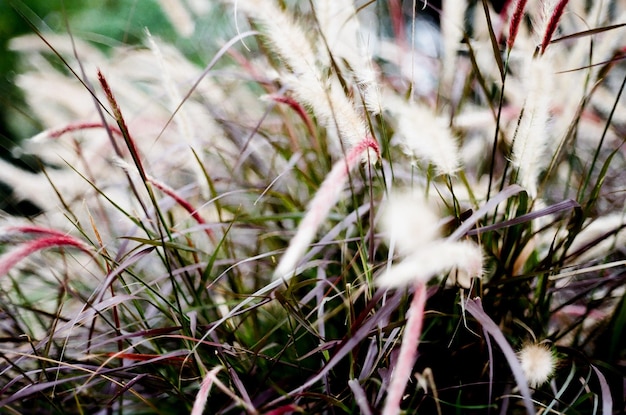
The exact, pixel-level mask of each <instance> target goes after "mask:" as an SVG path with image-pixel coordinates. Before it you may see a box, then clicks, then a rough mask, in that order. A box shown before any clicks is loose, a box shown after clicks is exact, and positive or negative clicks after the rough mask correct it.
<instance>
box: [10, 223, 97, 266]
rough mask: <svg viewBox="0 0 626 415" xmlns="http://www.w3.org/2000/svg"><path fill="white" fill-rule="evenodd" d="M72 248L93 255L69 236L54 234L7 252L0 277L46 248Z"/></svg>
mask: <svg viewBox="0 0 626 415" xmlns="http://www.w3.org/2000/svg"><path fill="white" fill-rule="evenodd" d="M62 246H71V247H74V248H78V249H80V250H81V251H83V252H86V253H91V251H90V250H89V248H88V247H87V246H86V245H85V244H84V243H83V242H81V241H79V240H78V239H75V238H73V237H71V236H67V235H57V234H54V233H53V234H52V235H51V236H48V237H44V238H39V239H35V240H33V241H30V242H27V243H24V244H22V245H21V246H20V247H19V248H17V249H15V250H13V251H10V252H7V253H6V254H4V255H3V256H2V257H0V276H2V275H5V274H6V273H8V272H9V270H11V268H13V267H14V266H15V265H16V264H17V263H18V262H20V261H21V260H22V259H24V258H26V257H27V256H29V255H30V254H32V253H34V252H37V251H40V250H42V249H46V248H53V247H62Z"/></svg>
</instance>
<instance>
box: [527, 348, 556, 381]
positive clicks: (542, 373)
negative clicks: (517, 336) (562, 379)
mask: <svg viewBox="0 0 626 415" xmlns="http://www.w3.org/2000/svg"><path fill="white" fill-rule="evenodd" d="M517 358H518V359H519V362H520V365H521V367H522V371H523V372H524V375H525V376H526V380H527V381H528V386H530V387H531V388H536V387H538V386H541V385H542V384H544V383H545V382H547V381H548V379H550V377H551V376H552V375H553V374H554V370H555V369H556V364H557V358H556V356H555V355H554V353H553V352H552V350H550V348H549V347H548V346H547V345H546V344H541V343H538V344H535V343H530V344H527V345H525V346H524V347H522V349H521V350H520V351H519V352H518V353H517Z"/></svg>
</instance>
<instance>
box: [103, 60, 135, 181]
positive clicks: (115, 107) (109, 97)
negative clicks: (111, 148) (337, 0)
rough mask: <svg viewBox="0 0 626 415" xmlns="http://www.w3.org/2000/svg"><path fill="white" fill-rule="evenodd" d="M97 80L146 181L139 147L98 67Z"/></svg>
mask: <svg viewBox="0 0 626 415" xmlns="http://www.w3.org/2000/svg"><path fill="white" fill-rule="evenodd" d="M98 81H99V82H100V85H101V86H102V90H103V91H104V95H106V97H107V100H108V101H109V105H111V109H112V110H113V117H114V118H115V121H117V125H118V126H119V127H120V130H121V132H122V135H123V137H124V139H125V140H126V145H127V146H128V148H129V150H130V151H131V155H132V156H133V160H134V161H135V164H136V165H137V169H138V170H139V174H140V175H141V176H142V179H144V181H146V177H145V170H144V168H143V163H142V162H141V158H140V157H139V149H138V148H137V145H136V144H135V140H133V138H132V137H131V135H130V131H129V130H128V126H127V125H126V121H125V120H124V117H123V116H122V110H121V109H120V106H119V105H118V103H117V100H116V99H115V95H113V91H112V90H111V87H110V86H109V83H108V82H107V80H106V78H105V77H104V75H103V74H102V72H100V70H99V69H98Z"/></svg>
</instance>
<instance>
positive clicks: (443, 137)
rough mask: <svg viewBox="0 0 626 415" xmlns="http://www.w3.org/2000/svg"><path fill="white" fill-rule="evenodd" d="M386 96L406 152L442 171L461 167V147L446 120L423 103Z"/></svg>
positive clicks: (388, 108) (438, 171)
mask: <svg viewBox="0 0 626 415" xmlns="http://www.w3.org/2000/svg"><path fill="white" fill-rule="evenodd" d="M383 98H384V105H385V108H387V110H388V111H389V112H390V113H391V114H392V115H393V116H394V120H395V123H396V125H395V135H396V138H397V140H398V142H399V144H400V145H401V146H402V148H403V150H404V151H405V153H407V154H408V155H410V156H412V157H415V158H416V159H418V160H421V161H425V162H427V163H431V164H432V165H433V166H434V167H435V169H436V170H437V173H438V174H448V175H454V173H455V172H456V171H457V170H458V169H459V168H460V154H459V148H458V143H457V140H456V139H455V138H454V136H453V134H452V131H451V130H450V128H449V127H448V126H447V125H446V124H445V122H444V121H443V120H442V119H440V118H438V117H437V116H436V115H435V114H434V113H433V111H431V110H430V109H429V108H428V107H426V106H425V105H424V104H421V103H419V102H407V101H405V100H403V99H401V98H400V97H398V96H397V95H391V94H387V95H385V96H384V97H383Z"/></svg>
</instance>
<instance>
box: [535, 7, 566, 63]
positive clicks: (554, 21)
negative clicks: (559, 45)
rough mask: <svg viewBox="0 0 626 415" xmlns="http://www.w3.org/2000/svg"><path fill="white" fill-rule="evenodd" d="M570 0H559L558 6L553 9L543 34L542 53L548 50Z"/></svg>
mask: <svg viewBox="0 0 626 415" xmlns="http://www.w3.org/2000/svg"><path fill="white" fill-rule="evenodd" d="M568 1H569V0H559V2H558V3H557V5H556V7H554V10H553V11H552V15H551V16H550V20H548V24H547V25H546V31H545V33H544V34H543V39H542V40H541V54H542V55H543V53H544V52H545V51H546V48H547V47H548V44H550V41H551V40H552V35H553V34H554V31H555V30H556V27H557V25H558V24H559V20H561V16H562V15H563V11H565V6H567V3H568Z"/></svg>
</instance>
